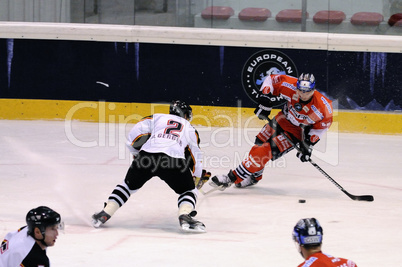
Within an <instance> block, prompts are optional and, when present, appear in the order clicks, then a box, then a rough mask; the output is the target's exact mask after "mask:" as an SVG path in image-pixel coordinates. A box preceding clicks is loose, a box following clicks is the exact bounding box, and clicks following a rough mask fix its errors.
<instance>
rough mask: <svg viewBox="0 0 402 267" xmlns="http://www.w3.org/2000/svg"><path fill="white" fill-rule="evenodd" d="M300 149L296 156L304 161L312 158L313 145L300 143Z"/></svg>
mask: <svg viewBox="0 0 402 267" xmlns="http://www.w3.org/2000/svg"><path fill="white" fill-rule="evenodd" d="M298 146H299V149H300V150H299V151H298V152H297V154H296V156H297V157H298V158H299V159H300V160H301V161H302V162H307V161H309V160H310V157H311V152H313V148H312V146H309V145H306V144H303V143H299V144H298Z"/></svg>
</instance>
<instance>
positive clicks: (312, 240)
mask: <svg viewBox="0 0 402 267" xmlns="http://www.w3.org/2000/svg"><path fill="white" fill-rule="evenodd" d="M292 236H293V240H294V241H295V242H297V243H298V244H299V245H300V246H304V247H309V246H318V245H320V244H321V243H322V236H323V230H322V227H321V225H320V223H319V222H318V220H317V219H315V218H307V219H301V220H299V221H298V222H297V224H296V226H295V227H294V229H293V234H292Z"/></svg>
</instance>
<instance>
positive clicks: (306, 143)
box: [296, 117, 332, 162]
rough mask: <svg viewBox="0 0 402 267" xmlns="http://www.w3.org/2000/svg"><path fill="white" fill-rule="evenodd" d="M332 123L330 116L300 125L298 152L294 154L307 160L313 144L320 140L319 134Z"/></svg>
mask: <svg viewBox="0 0 402 267" xmlns="http://www.w3.org/2000/svg"><path fill="white" fill-rule="evenodd" d="M331 123H332V117H330V118H326V119H324V120H321V121H319V122H317V123H315V124H314V125H310V126H306V127H302V129H303V132H302V140H300V142H299V147H300V152H297V154H296V156H297V157H298V158H299V159H300V160H301V161H302V162H306V161H309V159H310V157H311V153H312V152H313V146H315V145H316V144H317V143H318V141H320V138H321V136H323V135H324V133H325V132H326V131H327V130H328V129H329V127H330V126H331Z"/></svg>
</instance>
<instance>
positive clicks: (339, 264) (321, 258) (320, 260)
mask: <svg viewBox="0 0 402 267" xmlns="http://www.w3.org/2000/svg"><path fill="white" fill-rule="evenodd" d="M297 267H357V265H356V263H354V262H353V261H351V260H348V259H343V258H336V257H333V256H331V255H327V254H324V253H322V252H317V253H314V254H313V255H311V256H310V257H308V258H307V259H306V260H305V261H304V262H303V263H301V264H299V265H298V266H297Z"/></svg>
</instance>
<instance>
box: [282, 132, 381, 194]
mask: <svg viewBox="0 0 402 267" xmlns="http://www.w3.org/2000/svg"><path fill="white" fill-rule="evenodd" d="M283 135H284V136H285V138H286V140H288V142H289V143H290V144H291V145H292V146H293V147H294V148H296V150H297V151H298V152H300V153H301V150H300V147H298V146H296V145H295V144H294V143H293V142H292V140H290V138H289V137H287V136H286V134H283ZM308 161H309V162H310V163H311V165H313V166H314V167H315V168H316V169H317V170H319V171H320V172H321V173H322V174H323V175H324V176H325V177H326V178H327V179H328V180H330V181H331V182H332V183H333V184H334V185H335V186H336V187H338V189H340V190H341V191H342V192H343V193H345V194H346V195H347V196H348V197H350V198H351V199H353V200H357V201H370V202H371V201H374V197H373V196H372V195H362V196H356V195H352V194H350V193H349V192H348V191H346V190H345V189H344V188H343V187H342V186H341V185H340V184H338V183H337V182H336V181H335V180H334V179H332V177H331V176H329V174H328V173H326V172H325V171H324V170H323V169H321V167H320V166H318V164H317V163H315V162H314V161H313V160H312V159H311V158H309V159H308Z"/></svg>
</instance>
